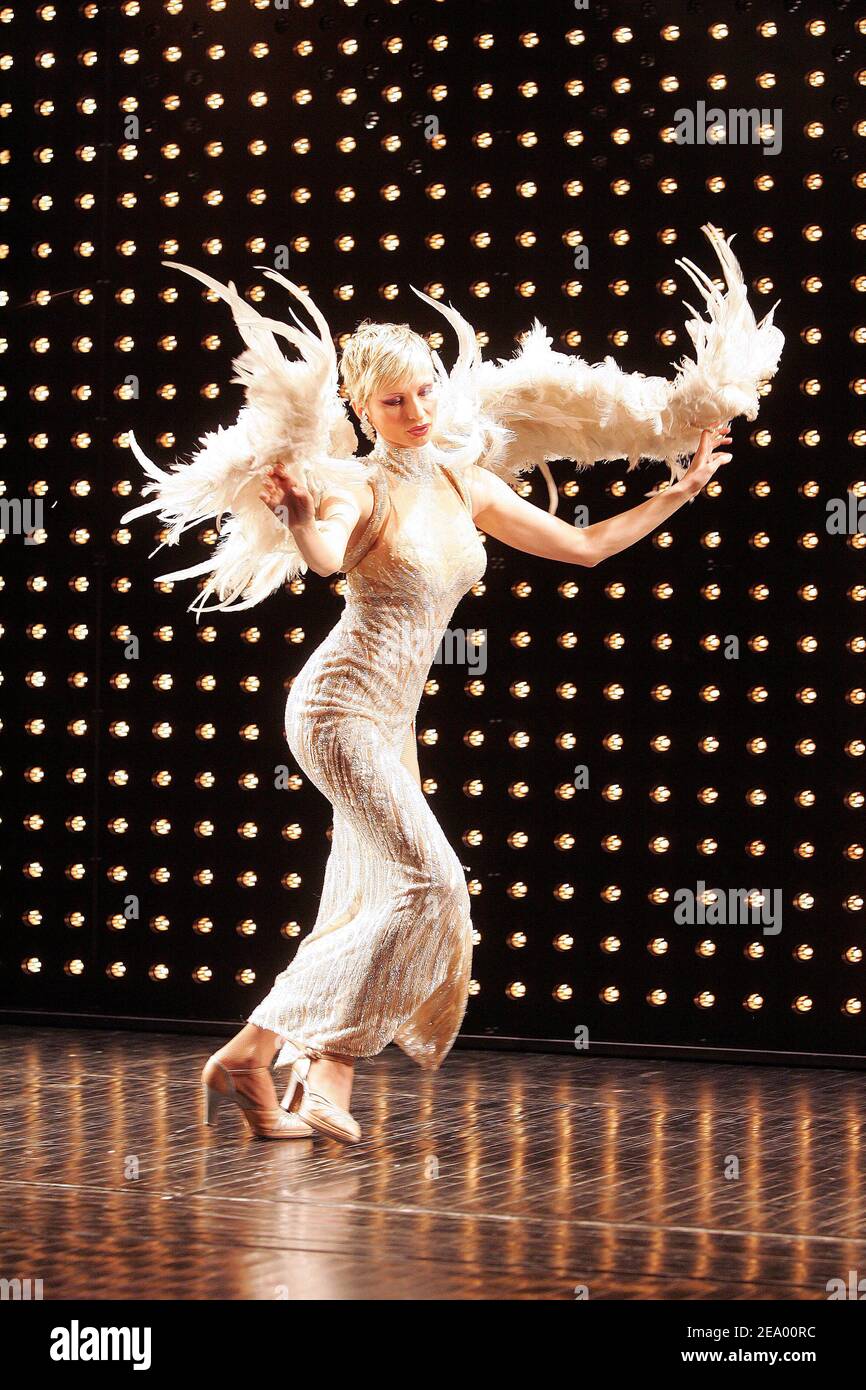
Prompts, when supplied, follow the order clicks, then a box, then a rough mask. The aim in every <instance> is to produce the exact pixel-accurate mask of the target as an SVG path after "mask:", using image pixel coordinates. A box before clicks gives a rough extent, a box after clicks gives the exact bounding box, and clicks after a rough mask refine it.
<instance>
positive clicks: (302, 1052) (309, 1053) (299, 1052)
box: [281, 1038, 324, 1062]
mask: <svg viewBox="0 0 866 1390" xmlns="http://www.w3.org/2000/svg"><path fill="white" fill-rule="evenodd" d="M286 1045H287V1046H289V1047H292V1048H294V1051H295V1055H294V1057H291V1058H289V1060H290V1061H292V1062H297V1061H300V1059H301V1058H302V1057H309V1058H310V1060H311V1061H312V1062H315V1061H317V1060H318V1059H319V1058H320V1057H322V1056H324V1054H323V1053H322V1052H321V1051H320V1050H319V1048H317V1047H312V1046H311V1045H310V1043H302V1042H296V1040H295V1039H294V1038H286ZM281 1051H282V1049H281Z"/></svg>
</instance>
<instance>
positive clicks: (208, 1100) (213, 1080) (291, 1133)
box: [201, 1057, 313, 1139]
mask: <svg viewBox="0 0 866 1390" xmlns="http://www.w3.org/2000/svg"><path fill="white" fill-rule="evenodd" d="M250 1071H270V1067H267V1066H260V1067H231V1068H229V1067H226V1066H224V1065H223V1063H222V1062H218V1061H217V1060H216V1057H208V1059H207V1061H206V1062H205V1064H204V1066H203V1068H202V1073H201V1082H202V1100H203V1102H204V1122H205V1124H206V1125H215V1124H216V1118H217V1112H218V1110H219V1107H220V1106H221V1104H222V1102H223V1101H224V1100H233V1101H234V1102H235V1104H236V1105H237V1106H238V1107H239V1109H240V1111H241V1114H242V1115H243V1117H244V1119H245V1120H246V1122H247V1124H248V1125H249V1127H250V1129H251V1130H252V1132H253V1134H254V1136H255V1137H256V1139H309V1138H310V1137H311V1135H312V1133H313V1131H312V1129H311V1128H310V1126H309V1125H308V1124H305V1122H304V1121H303V1120H302V1119H301V1118H300V1117H299V1116H298V1115H287V1114H286V1112H285V1111H284V1110H283V1109H282V1108H281V1107H280V1106H279V1105H276V1106H273V1107H271V1108H268V1107H266V1106H262V1105H259V1104H257V1103H256V1102H255V1101H254V1100H253V1099H252V1097H251V1096H248V1095H244V1094H243V1091H242V1090H240V1089H239V1088H238V1085H237V1083H236V1081H235V1077H238V1076H243V1074H244V1072H250ZM241 1086H243V1082H241Z"/></svg>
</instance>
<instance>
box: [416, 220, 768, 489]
mask: <svg viewBox="0 0 866 1390" xmlns="http://www.w3.org/2000/svg"><path fill="white" fill-rule="evenodd" d="M701 230H702V231H703V232H704V233H705V235H706V236H707V238H708V240H709V241H710V244H711V245H712V247H713V249H714V251H715V252H716V254H717V256H718V258H719V261H720V263H721V266H722V271H723V273H724V278H725V285H726V289H727V293H726V294H725V293H722V292H721V291H720V290H719V289H718V288H717V287H716V286H715V285H714V284H713V282H712V280H711V279H710V278H709V277H708V276H707V275H705V274H704V272H703V271H702V270H700V269H699V267H697V266H696V265H694V263H693V262H691V261H689V260H686V259H683V260H678V261H677V262H676V264H677V265H681V266H682V267H683V269H684V270H685V271H686V272H687V274H688V275H689V276H690V277H691V279H692V280H693V281H694V282H695V284H696V285H697V287H698V289H699V290H700V292H701V294H702V295H703V298H704V301H705V305H706V309H707V311H708V315H709V316H708V319H707V320H706V321H705V320H704V319H702V318H701V316H700V315H699V314H698V312H697V310H696V309H694V308H693V307H692V305H691V304H689V303H688V302H687V301H684V303H685V304H686V307H687V308H688V309H690V310H691V312H692V315H693V318H691V319H688V320H687V321H686V330H687V332H688V334H689V337H690V338H691V340H692V342H693V344H694V347H695V351H696V358H695V359H694V360H692V359H691V358H684V359H683V361H682V362H681V363H680V364H679V365H678V364H676V363H673V364H672V365H673V366H674V367H675V368H676V376H675V377H674V379H673V380H672V381H669V380H668V379H667V378H665V377H658V376H644V375H643V373H641V372H624V371H623V370H622V369H621V368H620V367H619V366H617V364H616V362H615V361H614V359H613V358H612V357H605V359H604V361H603V362H600V363H597V364H595V365H593V366H590V364H589V363H588V362H585V361H584V360H583V359H582V358H580V357H576V356H571V355H569V354H566V353H561V352H555V351H553V350H552V349H551V346H550V344H551V341H552V340H551V338H550V337H549V336H548V334H547V331H546V329H545V328H544V326H543V325H542V324H541V323H540V322H539V320H538V319H535V321H534V322H533V325H532V328H531V330H530V331H529V333H528V334H527V335H526V336H525V337H524V338H523V340H522V343H521V346H520V348H519V350H518V352H517V355H516V356H515V357H513V358H511V359H510V360H509V359H504V358H500V359H498V361H497V362H493V361H489V362H485V361H482V359H481V354H480V352H479V350H478V346H477V340H476V337H475V333H474V330H473V329H472V327H471V325H470V324H469V323H467V321H466V320H465V319H464V318H463V317H462V316H461V315H460V314H459V313H457V311H456V310H455V309H454V308H453V307H452V306H450V305H449V306H447V307H446V306H445V305H442V304H440V303H438V302H437V301H436V300H434V299H431V298H430V296H429V295H426V294H424V293H423V292H422V291H421V290H417V289H416V290H415V293H416V294H417V295H418V296H419V297H420V298H421V299H423V300H425V301H426V302H427V303H428V304H431V305H432V306H433V307H434V308H435V309H438V310H439V312H440V313H441V314H444V315H445V317H446V318H447V319H448V321H449V322H450V323H451V325H452V327H453V328H454V330H455V332H456V333H457V336H458V343H459V355H458V359H457V362H456V363H455V365H454V368H453V369H452V371H451V373H450V375H449V374H448V373H445V372H444V370H443V369H442V368H441V363H440V362H439V360H438V357H437V356H436V354H435V353H434V360H435V362H436V365H437V369H438V374H439V378H440V387H441V388H442V389H441V392H440V401H439V409H438V414H437V425H436V439H437V442H438V441H439V440H440V439H441V440H442V441H444V442H446V443H447V442H448V440H449V435H453V436H454V437H455V438H456V437H457V436H460V435H465V434H466V432H467V431H472V437H473V441H474V444H475V445H478V443H479V442H482V444H483V449H484V453H483V456H482V457H480V458H478V457H477V458H476V462H478V463H480V464H482V465H483V466H484V467H487V468H489V469H490V470H491V471H492V472H494V473H496V474H498V475H499V476H500V477H502V478H504V479H505V480H506V481H508V482H513V481H515V480H516V479H517V478H518V477H519V476H520V475H521V474H523V473H527V472H529V471H530V470H531V469H533V468H535V467H536V466H537V467H538V468H540V470H541V471H542V473H543V474H544V476H545V478H546V479H547V487H548V494H549V497H550V505H549V508H548V510H549V511H551V512H555V511H556V505H557V491H556V486H555V483H554V481H553V478H552V477H551V474H550V470H549V469H548V468H547V460H549V459H569V460H571V461H572V462H573V463H575V464H577V465H578V468H587V467H589V466H591V465H592V464H594V463H598V462H603V461H605V460H613V459H621V458H624V459H627V460H628V465H629V471H631V470H632V469H634V468H636V467H637V466H638V464H639V462H640V460H641V459H653V460H658V461H660V462H663V463H666V464H667V465H668V468H669V470H670V475H671V481H675V480H676V479H677V478H679V477H681V476H682V474H683V473H684V472H685V470H686V466H687V464H686V462H685V460H687V459H688V458H689V457H690V456H691V455H692V454H693V453H694V452H695V449H696V448H697V446H698V443H699V441H700V432H701V428H702V426H705V425H711V424H713V423H715V421H717V420H721V421H730V420H733V419H734V418H735V417H737V416H739V415H742V416H744V417H745V418H746V419H747V420H754V419H755V417H756V415H757V413H758V399H759V393H758V388H759V386H760V385H761V383H762V382H764V381H767V380H769V378H770V377H772V376H774V375H775V373H776V371H777V369H778V364H779V358H780V356H781V352H782V348H783V346H784V342H785V339H784V336H783V334H782V332H781V330H780V329H779V328H777V327H776V326H775V325H774V324H773V314H774V312H775V309H776V307H777V305H778V302H779V301H778V300H777V301H776V304H774V305H773V307H772V309H770V310H769V312H768V313H767V314H765V315H764V317H763V318H762V319H761V321H760V323H756V322H755V316H754V314H753V312H752V310H751V308H750V306H749V302H748V299H747V297H746V286H745V282H744V280H743V275H742V271H741V269H740V266H739V263H738V261H737V259H736V257H735V256H734V254H733V252H732V250H731V242H732V241H733V239H734V238H733V236H731V237H730V238H729V239H728V240H725V238H724V237H723V236H722V234H721V232H720V231H719V230H718V228H716V227H714V226H713V225H712V224H711V223H707V224H706V225H704V226H703V227H702V229H701ZM412 288H413V289H414V288H415V287H414V286H413V287H412Z"/></svg>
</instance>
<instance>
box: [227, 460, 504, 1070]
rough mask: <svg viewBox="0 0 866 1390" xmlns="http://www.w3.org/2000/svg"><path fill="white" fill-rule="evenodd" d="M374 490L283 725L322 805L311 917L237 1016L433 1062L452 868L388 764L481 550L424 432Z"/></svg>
mask: <svg viewBox="0 0 866 1390" xmlns="http://www.w3.org/2000/svg"><path fill="white" fill-rule="evenodd" d="M370 458H371V460H373V461H374V466H373V472H372V475H371V481H372V486H373V490H374V494H375V499H376V500H375V504H374V507H373V513H372V515H371V517H370V521H369V523H368V525H367V527H366V529H365V531H364V534H363V535H362V536H361V537H360V538H359V540H358V542H357V543H356V545H355V546H354V547H353V548H352V550H350V552H349V553H347V555H346V556H345V559H344V565H345V569H346V587H347V596H346V603H345V608H344V610H343V612H342V614H341V616H340V619H339V621H338V622H337V623H336V625H335V626H334V627H333V628H332V630H331V632H330V633H329V634H328V636H327V637H326V638H325V639H324V641H323V642H322V643H321V644H320V645H319V646H318V647H317V648H316V650H315V651H314V652H313V653H312V654H311V656H310V657H309V659H308V660H307V662H306V664H305V665H304V666H303V668H302V669H301V671H300V672H299V673H298V675H297V677H296V678H295V681H294V683H293V685H292V687H291V690H290V692H289V696H288V699H287V701H286V723H285V728H286V738H287V740H288V743H289V747H290V749H291V752H292V754H293V756H294V758H295V760H296V761H297V763H298V765H299V767H300V768H301V770H302V771H303V772H304V773H305V774H306V775H307V777H308V778H309V780H310V781H311V782H312V783H313V784H314V785H315V786H316V787H318V788H319V790H320V791H321V792H322V793H323V794H324V795H325V796H326V797H327V798H328V800H329V801H330V802H331V805H332V808H333V834H332V841H331V849H330V853H329V856H328V860H327V864H326V867H325V875H324V883H323V887H322V894H321V898H320V902H319V909H318V913H317V916H316V921H315V924H314V926H313V929H312V931H311V932H310V934H309V935H308V936H307V937H305V938H304V939H303V940H302V941H301V944H300V946H299V947H298V950H297V952H296V954H295V957H294V959H293V960H292V962H291V964H290V965H289V966H288V967H287V968H286V969H285V970H283V971H282V972H281V973H280V974H279V975H277V977H276V980H275V981H274V985H273V988H272V989H271V991H270V993H269V994H268V995H267V996H266V998H264V999H263V1000H262V1002H261V1003H260V1004H259V1005H258V1007H257V1008H256V1009H254V1010H253V1012H252V1013H251V1014H250V1015H249V1021H250V1022H251V1023H256V1024H258V1025H259V1026H260V1027H262V1028H268V1029H270V1030H272V1031H273V1032H275V1033H279V1034H280V1035H281V1036H282V1037H283V1039H284V1040H285V1041H284V1044H283V1046H282V1048H281V1050H280V1052H279V1054H278V1056H277V1058H276V1063H277V1065H280V1064H283V1063H286V1062H290V1061H293V1060H294V1059H295V1058H296V1057H297V1056H298V1055H299V1053H300V1052H302V1051H303V1050H304V1048H314V1049H318V1050H320V1051H323V1052H333V1053H340V1054H342V1055H344V1056H352V1057H370V1056H374V1055H375V1054H376V1053H378V1052H380V1051H381V1050H382V1049H383V1048H384V1047H385V1046H387V1044H388V1043H389V1042H392V1041H393V1042H395V1043H397V1044H398V1046H400V1047H401V1048H402V1049H403V1050H404V1051H405V1052H406V1053H407V1054H408V1055H409V1056H410V1057H411V1058H412V1059H413V1060H414V1061H416V1062H417V1063H418V1064H419V1065H420V1066H422V1067H426V1068H430V1069H434V1068H436V1067H438V1066H440V1065H441V1063H442V1061H443V1059H444V1057H445V1055H446V1054H447V1052H448V1050H449V1048H450V1047H451V1044H452V1043H453V1041H454V1038H455V1036H456V1035H457V1032H458V1030H459V1028H460V1023H461V1021H462V1018H463V1015H464V1013H465V1010H466V1003H467V998H468V986H469V978H470V962H471V950H472V947H471V921H470V898H469V892H468V889H467V886H466V881H465V878H464V873H463V868H462V866H461V864H460V861H459V860H458V858H457V855H456V853H455V851H454V850H453V849H452V847H451V845H450V844H449V842H448V840H447V839H446V836H445V834H444V832H443V830H442V828H441V826H440V825H439V823H438V821H437V820H436V817H435V816H434V814H433V812H432V810H431V809H430V806H429V804H428V802H427V799H426V797H425V795H424V793H423V792H422V790H421V788H420V787H419V786H418V783H417V782H416V780H415V778H414V777H413V775H412V773H411V772H410V771H409V770H408V768H406V767H405V766H404V764H403V763H402V762H401V752H402V749H403V745H404V743H405V740H406V737H407V734H408V733H409V732H410V730H411V728H412V725H413V720H414V717H415V714H416V711H417V708H418V703H419V700H420V698H421V694H422V692H423V688H424V682H425V680H426V679H427V676H428V673H429V670H430V666H431V663H432V662H433V659H434V657H435V656H436V652H437V650H438V647H439V643H440V641H441V638H442V636H443V634H444V633H445V631H446V629H447V627H448V623H449V621H450V619H451V616H452V614H453V612H454V609H455V607H456V606H457V604H458V602H459V601H460V599H461V598H462V597H463V595H464V594H465V593H466V592H467V590H468V589H469V588H470V587H471V586H472V584H474V583H475V582H476V581H477V580H478V579H480V578H481V576H482V575H483V574H484V572H485V569H486V566H487V554H486V550H485V548H484V545H483V543H482V541H481V539H480V537H479V534H478V532H477V530H476V527H475V524H474V522H473V520H472V506H471V499H470V494H469V491H468V487H467V483H466V480H465V470H456V469H451V468H449V467H447V466H445V465H443V463H442V456H441V454H440V453H439V451H438V450H436V449H434V448H433V446H431V445H422V446H419V447H414V448H413V447H410V448H406V449H394V448H393V447H391V446H386V445H385V441H384V440H382V438H381V437H379V438H378V439H377V443H376V447H375V448H374V450H373V453H372V454H371V455H370Z"/></svg>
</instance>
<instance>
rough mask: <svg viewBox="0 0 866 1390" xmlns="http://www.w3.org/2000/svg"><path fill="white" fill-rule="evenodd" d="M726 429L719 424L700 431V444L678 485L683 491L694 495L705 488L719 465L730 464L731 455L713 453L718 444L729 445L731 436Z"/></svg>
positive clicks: (727, 427)
mask: <svg viewBox="0 0 866 1390" xmlns="http://www.w3.org/2000/svg"><path fill="white" fill-rule="evenodd" d="M728 429H729V426H728V425H723V424H722V423H721V422H719V423H718V424H716V425H713V426H711V428H710V429H705V430H702V431H701V442H700V444H699V445H698V447H697V449H696V450H695V453H694V455H693V457H692V461H691V463H690V464H689V467H688V470H687V472H686V473H684V474H683V476H682V478H680V484H681V486H682V488H683V490H684V491H686V492H690V493H692V494H693V495H696V494H697V493H699V492H700V490H701V488H703V487H706V485H707V483H708V482H709V481H710V478H712V476H713V474H714V473H715V471H716V469H717V468H718V467H719V466H720V465H721V464H723V463H730V461H731V459H732V458H733V454H716V453H714V452H713V450H714V449H717V448H718V446H719V445H720V444H730V442H731V436H730V434H729V433H728Z"/></svg>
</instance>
